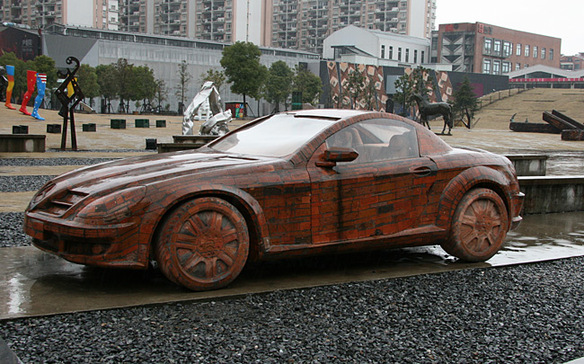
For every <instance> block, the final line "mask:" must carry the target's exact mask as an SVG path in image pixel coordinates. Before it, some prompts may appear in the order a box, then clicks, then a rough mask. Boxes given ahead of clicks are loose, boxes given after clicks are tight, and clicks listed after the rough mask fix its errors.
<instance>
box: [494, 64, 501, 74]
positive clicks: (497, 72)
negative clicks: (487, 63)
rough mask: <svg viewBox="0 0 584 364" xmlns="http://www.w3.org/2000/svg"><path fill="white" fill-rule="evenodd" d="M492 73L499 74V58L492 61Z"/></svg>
mask: <svg viewBox="0 0 584 364" xmlns="http://www.w3.org/2000/svg"><path fill="white" fill-rule="evenodd" d="M493 74H494V75H498V74H501V61H499V60H495V61H493Z"/></svg>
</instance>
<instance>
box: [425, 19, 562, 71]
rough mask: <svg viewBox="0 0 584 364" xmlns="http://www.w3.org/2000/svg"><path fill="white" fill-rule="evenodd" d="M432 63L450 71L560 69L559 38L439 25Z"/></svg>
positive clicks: (476, 25) (474, 25)
mask: <svg viewBox="0 0 584 364" xmlns="http://www.w3.org/2000/svg"><path fill="white" fill-rule="evenodd" d="M432 43H433V44H432V49H433V54H432V61H433V62H435V63H438V62H439V63H447V64H452V66H453V67H452V69H453V71H460V72H473V73H485V74H495V75H501V74H507V73H509V72H511V71H517V70H520V69H523V68H526V67H530V66H533V65H544V66H549V67H555V68H559V67H560V49H561V45H562V40H561V39H560V38H554V37H548V36H545V35H539V34H534V33H528V32H522V31H518V30H513V29H507V28H502V27H498V26H495V25H490V24H484V23H456V24H440V26H439V29H438V32H435V34H434V36H433V39H432Z"/></svg>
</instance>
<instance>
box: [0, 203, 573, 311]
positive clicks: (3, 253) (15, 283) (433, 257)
mask: <svg viewBox="0 0 584 364" xmlns="http://www.w3.org/2000/svg"><path fill="white" fill-rule="evenodd" d="M582 255H584V212H573V213H564V214H547V215H529V216H527V217H526V218H525V220H524V222H523V223H522V224H521V226H520V227H519V229H518V230H516V231H514V232H511V233H510V234H509V236H508V238H507V242H506V244H505V246H504V248H503V249H502V250H501V251H500V252H499V253H498V254H497V255H496V256H495V257H493V258H492V259H490V260H489V261H488V262H486V263H474V264H468V263H461V262H458V261H456V259H454V258H453V257H451V256H448V255H447V254H446V253H445V252H444V251H442V249H440V248H438V247H436V246H430V247H420V248H408V249H400V250H389V251H383V252H375V253H361V254H351V255H342V256H323V257H316V258H305V259H295V260H285V261H277V262H266V263H258V264H255V265H251V266H249V267H246V269H245V270H244V272H243V273H242V275H241V276H240V277H239V278H238V279H237V280H236V281H235V282H234V283H233V284H231V285H230V286H229V287H227V288H225V289H222V290H217V291H211V292H190V291H186V290H184V289H182V288H180V287H178V286H176V285H174V284H172V283H170V282H169V281H167V280H166V279H165V278H164V277H163V276H162V275H161V274H160V273H159V272H158V271H155V270H151V271H130V270H116V269H99V268H93V267H85V266H82V265H77V264H73V263H69V262H66V261H65V260H63V259H60V258H58V257H55V256H53V255H50V254H47V253H43V252H41V251H39V250H38V249H36V248H34V247H18V248H3V249H0V262H2V264H0V276H2V277H5V278H4V279H3V280H2V281H1V282H0V319H8V318H16V317H25V316H42V315H51V314H59V313H69V312H78V311H88V310H95V309H107V308H119V307H129V306H135V305H147V304H159V303H165V302H171V301H188V300H205V299H214V300H215V299H219V298H222V297H232V296H240V295H246V294H250V293H260V292H270V291H275V290H286V289H295V288H305V287H313V286H322V285H332V284H339V283H345V282H356V281H367V280H377V279H388V278H395V277H404V276H412V275H418V274H429V273H438V272H444V271H450V270H460V269H472V268H485V267H497V266H504V265H512V264H524V263H529V262H535V261H544V260H552V259H561V258H566V257H571V256H582Z"/></svg>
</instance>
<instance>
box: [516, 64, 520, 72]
mask: <svg viewBox="0 0 584 364" xmlns="http://www.w3.org/2000/svg"><path fill="white" fill-rule="evenodd" d="M520 69H521V63H516V64H515V71H519V70H520Z"/></svg>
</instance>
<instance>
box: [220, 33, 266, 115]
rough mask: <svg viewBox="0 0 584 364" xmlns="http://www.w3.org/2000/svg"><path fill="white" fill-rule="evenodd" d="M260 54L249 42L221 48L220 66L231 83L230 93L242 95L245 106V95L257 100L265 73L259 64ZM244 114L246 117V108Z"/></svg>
mask: <svg viewBox="0 0 584 364" xmlns="http://www.w3.org/2000/svg"><path fill="white" fill-rule="evenodd" d="M261 54H262V52H261V51H260V49H259V47H258V46H256V45H255V44H253V43H250V42H241V41H240V42H236V43H234V44H233V45H230V46H227V47H225V48H223V57H222V58H221V66H222V67H223V68H224V69H225V75H226V76H227V81H228V82H230V83H231V91H232V92H233V93H236V94H240V95H243V104H244V105H247V103H246V95H250V96H252V97H254V98H259V94H260V90H261V88H262V85H263V83H264V79H265V76H266V73H267V69H266V67H265V66H263V65H261V64H260V56H261ZM245 112H246V115H247V108H246V110H245Z"/></svg>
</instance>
